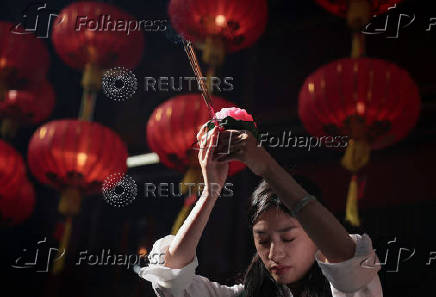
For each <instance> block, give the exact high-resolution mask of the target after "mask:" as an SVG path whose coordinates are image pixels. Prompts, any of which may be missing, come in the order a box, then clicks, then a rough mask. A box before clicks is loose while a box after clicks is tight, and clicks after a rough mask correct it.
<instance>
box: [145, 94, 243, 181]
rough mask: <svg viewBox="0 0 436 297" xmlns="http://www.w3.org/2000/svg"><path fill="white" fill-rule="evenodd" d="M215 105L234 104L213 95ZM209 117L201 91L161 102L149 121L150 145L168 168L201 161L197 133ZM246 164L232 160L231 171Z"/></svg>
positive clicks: (182, 169)
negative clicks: (197, 145) (197, 148)
mask: <svg viewBox="0 0 436 297" xmlns="http://www.w3.org/2000/svg"><path fill="white" fill-rule="evenodd" d="M212 100H213V103H214V108H215V109H216V110H217V111H219V110H220V109H221V108H223V107H233V106H235V104H233V103H231V102H229V101H226V100H225V99H223V98H220V97H217V96H213V99H212ZM208 120H209V111H208V109H207V107H206V105H205V104H204V101H203V99H202V97H201V95H199V94H188V95H180V96H176V97H173V98H171V99H169V100H167V101H165V102H164V103H162V104H161V105H159V106H158V107H157V108H156V109H155V110H154V111H153V114H152V115H151V116H150V119H149V120H148V123H147V142H148V145H149V147H150V149H151V150H152V151H154V152H156V153H157V154H158V155H159V159H160V161H161V162H162V163H163V164H165V165H166V166H168V167H169V168H173V169H176V170H178V171H180V172H186V170H187V169H188V168H189V167H190V166H191V165H192V162H194V163H197V164H198V159H196V158H197V154H196V153H194V152H198V151H195V150H193V148H194V146H193V144H194V143H195V142H196V135H197V133H198V131H199V130H200V127H201V126H202V125H203V124H204V123H206V122H207V121H208ZM243 168H244V164H243V163H241V162H231V163H230V164H229V175H232V174H235V173H236V172H238V171H240V170H242V169H243Z"/></svg>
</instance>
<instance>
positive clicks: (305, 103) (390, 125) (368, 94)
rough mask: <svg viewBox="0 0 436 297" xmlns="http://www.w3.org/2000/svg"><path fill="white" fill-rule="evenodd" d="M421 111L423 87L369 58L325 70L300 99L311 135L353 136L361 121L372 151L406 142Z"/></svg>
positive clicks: (310, 81) (402, 72) (318, 72)
mask: <svg viewBox="0 0 436 297" xmlns="http://www.w3.org/2000/svg"><path fill="white" fill-rule="evenodd" d="M420 106H421V101H420V96H419V92H418V88H417V86H416V84H415V83H414V81H413V80H412V79H411V77H410V76H409V74H408V73H407V72H406V71H405V70H403V69H401V68H399V67H398V66H396V65H395V64H393V63H390V62H387V61H384V60H379V59H369V58H359V59H340V60H337V61H334V62H332V63H330V64H327V65H325V66H322V67H321V68H319V69H318V70H316V71H315V72H314V73H313V74H311V75H310V76H309V77H308V78H307V79H306V81H305V83H304V85H303V87H302V88H301V91H300V96H299V115H300V118H301V120H302V122H303V124H304V126H305V128H306V129H307V131H308V132H309V133H310V134H312V135H315V136H325V135H333V136H337V135H349V136H351V137H353V135H352V131H351V129H352V127H351V125H350V124H351V119H352V118H359V119H361V121H363V123H364V127H365V140H366V141H368V143H369V144H370V145H371V148H372V149H380V148H383V147H386V146H388V145H391V144H393V143H395V142H397V141H399V140H400V139H402V138H404V137H405V136H406V135H407V134H408V133H409V131H410V130H411V129H412V128H413V127H414V125H415V124H416V121H417V119H418V117H419V111H420Z"/></svg>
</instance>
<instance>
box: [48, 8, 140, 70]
mask: <svg viewBox="0 0 436 297" xmlns="http://www.w3.org/2000/svg"><path fill="white" fill-rule="evenodd" d="M101 16H106V17H107V16H110V19H111V20H112V21H113V22H115V24H116V22H117V20H121V21H123V22H124V21H126V22H128V21H129V20H135V18H134V17H132V16H130V15H129V14H127V13H126V12H124V11H122V10H120V9H119V8H117V7H115V6H113V5H110V4H106V3H101V2H91V1H84V2H75V3H72V4H70V5H68V6H67V7H65V8H64V9H63V10H62V11H61V12H60V14H59V16H58V19H61V20H63V21H62V22H60V23H55V24H54V25H53V31H52V40H53V44H54V47H55V50H56V52H57V53H58V54H59V56H60V57H61V58H62V60H63V61H64V62H65V63H66V64H67V65H69V66H70V67H73V68H75V69H79V70H83V69H84V67H85V66H86V65H87V64H89V63H91V64H94V65H96V66H97V67H99V68H100V69H105V68H111V67H114V66H124V67H126V68H132V67H134V66H135V65H136V64H138V63H139V61H140V59H141V56H142V52H143V48H144V37H143V32H142V30H139V29H138V30H134V31H130V32H129V35H127V31H125V30H121V29H122V28H121V29H116V30H112V26H111V25H108V26H107V28H108V29H109V30H105V27H104V26H105V25H104V24H103V23H102V19H101ZM78 17H87V20H93V21H95V22H94V23H93V24H96V22H97V25H98V28H97V29H96V30H94V29H93V28H94V27H92V28H91V30H90V29H88V28H85V27H83V26H82V27H80V29H79V28H76V24H77V25H79V24H80V23H81V22H82V23H83V22H84V19H78ZM98 22H100V23H98ZM106 24H107V23H106ZM93 26H94V25H93ZM99 28H102V29H99ZM116 28H117V27H116Z"/></svg>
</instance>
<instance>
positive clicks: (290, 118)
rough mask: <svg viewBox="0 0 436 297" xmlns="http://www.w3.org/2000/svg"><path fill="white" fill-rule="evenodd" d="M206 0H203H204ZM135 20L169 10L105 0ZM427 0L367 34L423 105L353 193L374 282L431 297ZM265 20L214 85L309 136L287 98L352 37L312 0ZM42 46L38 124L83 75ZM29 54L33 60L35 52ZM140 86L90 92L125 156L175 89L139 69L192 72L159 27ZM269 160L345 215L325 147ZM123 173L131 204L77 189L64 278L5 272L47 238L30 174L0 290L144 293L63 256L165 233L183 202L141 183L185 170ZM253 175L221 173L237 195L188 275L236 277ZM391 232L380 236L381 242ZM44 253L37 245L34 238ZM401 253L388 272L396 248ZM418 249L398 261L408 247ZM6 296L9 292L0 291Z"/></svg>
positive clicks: (277, 8) (431, 106) (148, 242)
mask: <svg viewBox="0 0 436 297" xmlns="http://www.w3.org/2000/svg"><path fill="white" fill-rule="evenodd" d="M207 1H212V0H207ZM71 2H72V1H47V5H48V7H50V8H52V9H55V10H61V9H62V8H63V7H65V6H66V5H68V4H69V3H71ZM107 2H109V3H111V4H114V5H116V6H118V7H120V8H122V9H124V10H126V11H127V12H129V13H130V14H132V15H134V16H136V17H137V18H138V19H149V18H151V19H169V17H168V15H167V6H168V1H161V0H149V1H146V0H142V1H136V0H135V1H107ZM430 2H431V1H427V2H426V1H407V0H406V1H403V3H401V4H400V5H399V6H398V11H397V13H401V12H403V13H408V14H413V13H414V14H416V20H415V22H414V23H413V24H412V25H411V26H409V27H407V28H404V29H403V30H402V31H401V32H400V36H399V38H398V39H389V38H386V36H383V35H373V36H368V37H367V54H368V56H369V57H374V58H382V59H386V60H389V61H392V62H394V63H396V64H397V65H399V66H400V67H402V68H404V69H406V70H408V71H409V73H410V75H411V77H412V78H413V79H414V80H415V82H416V83H417V85H418V87H419V90H420V94H421V98H422V110H421V115H420V119H419V121H418V123H417V126H416V127H415V129H414V130H413V131H412V132H411V133H410V134H409V135H408V137H407V138H406V139H404V140H402V141H401V142H400V143H397V144H395V145H394V146H391V147H389V148H386V149H384V150H382V151H375V152H372V155H371V162H370V164H369V165H368V166H367V168H366V169H365V176H366V177H367V186H366V190H365V196H364V198H363V199H362V200H361V201H360V212H361V219H362V230H361V231H364V232H367V233H368V234H369V235H370V236H371V238H372V239H373V241H374V245H375V247H376V249H377V253H378V255H379V258H380V259H384V256H385V254H386V252H387V250H388V248H389V256H388V262H387V263H386V265H383V266H382V271H381V272H380V277H381V279H382V284H383V288H384V295H385V296H413V297H416V296H435V294H434V293H435V292H436V288H435V286H436V285H435V282H434V281H435V279H436V278H435V277H436V260H434V261H433V262H432V264H431V265H426V263H427V262H428V259H429V255H430V252H431V251H436V239H435V237H436V233H435V231H434V230H435V229H434V227H435V225H436V224H435V214H436V202H435V199H436V190H435V186H434V185H435V174H434V170H435V165H436V162H435V157H434V144H435V135H436V133H435V132H436V126H435V120H434V116H435V108H436V101H435V96H436V83H435V80H436V78H435V72H434V69H436V67H435V66H436V58H435V56H434V55H435V50H436V28H434V29H433V31H431V32H426V31H425V29H426V28H427V24H428V21H429V18H430V17H436V8H435V7H434V6H431V5H430ZM28 3H30V1H2V2H1V3H0V19H2V20H9V21H11V22H18V21H20V20H21V16H22V11H23V9H25V8H26V6H27V5H28ZM268 4H269V19H268V24H267V28H266V31H265V33H264V34H263V35H262V36H261V38H260V39H259V40H258V42H257V43H256V44H255V45H254V46H252V47H251V48H249V49H246V50H242V51H240V52H237V53H234V54H231V55H228V56H227V57H226V61H225V63H224V65H223V66H222V67H221V68H220V69H219V70H218V73H217V75H218V76H220V77H224V76H233V77H234V80H233V83H234V85H235V88H234V90H233V91H231V92H226V93H223V94H219V95H221V96H223V97H225V98H226V99H228V100H231V101H233V102H235V103H236V104H237V105H239V106H242V107H244V108H246V109H247V110H248V111H249V112H250V113H252V114H253V115H254V116H255V118H256V121H257V123H258V125H259V126H260V127H261V130H263V131H268V132H270V133H273V134H274V133H276V134H280V132H281V131H284V130H286V131H289V130H291V131H293V134H294V135H295V134H296V135H307V134H306V132H305V131H304V128H303V127H302V124H301V122H300V120H299V118H298V115H297V99H298V93H299V89H300V87H301V85H302V84H303V82H304V80H305V78H306V77H307V76H308V75H309V74H310V73H312V72H313V71H314V70H316V69H317V68H318V67H319V66H321V65H324V64H326V63H328V62H330V61H332V60H334V59H338V58H342V57H347V56H349V54H350V49H351V48H350V47H351V46H350V45H351V40H350V33H349V31H348V29H347V26H346V23H345V20H344V19H341V18H338V17H336V16H333V15H331V14H330V13H328V12H327V11H324V10H323V9H322V8H321V7H319V6H318V5H317V4H316V3H315V2H314V1H309V0H306V1H296V0H292V1H291V0H269V1H268ZM44 42H46V45H47V47H48V48H49V51H50V53H51V67H50V71H49V74H48V79H49V81H50V82H51V83H52V84H53V85H54V88H55V93H56V107H55V110H54V112H53V114H52V115H51V117H50V118H49V120H53V119H60V118H74V117H77V114H78V111H79V106H80V98H81V93H82V89H81V87H80V80H81V73H80V72H78V71H75V70H72V69H71V68H69V67H68V66H66V65H65V64H64V63H63V62H62V61H61V60H60V58H59V57H58V56H57V55H56V53H55V52H54V50H53V46H52V44H51V42H50V39H45V40H44ZM35 59H38V57H35ZM134 73H135V74H136V76H137V77H138V78H139V82H140V88H139V91H138V92H136V94H135V95H134V97H133V98H131V99H130V100H129V101H127V102H125V103H117V102H114V101H111V100H108V99H107V98H105V96H104V95H103V94H102V93H101V94H99V98H98V101H97V106H96V111H95V121H97V122H99V123H102V124H103V125H105V126H108V127H110V128H112V129H113V130H115V131H116V132H118V133H119V135H120V136H121V138H122V139H123V140H124V141H125V142H126V144H127V145H128V149H129V155H136V154H141V153H145V152H149V151H150V150H149V148H148V146H147V143H146V136H145V127H146V123H147V120H148V117H149V116H150V114H151V113H152V111H153V109H154V108H155V107H156V106H157V105H158V104H160V103H161V102H163V101H165V100H167V99H168V98H170V97H172V96H174V95H178V94H179V93H176V92H145V91H144V90H143V88H141V79H140V78H141V77H144V76H153V77H159V76H190V75H192V72H191V69H190V67H189V65H188V63H187V59H186V56H185V53H184V51H183V49H182V47H181V46H180V44H177V43H175V42H174V36H173V35H172V34H171V33H170V31H168V32H164V33H162V32H154V33H153V32H146V33H145V50H144V54H143V58H142V61H141V63H140V64H139V66H138V67H137V68H136V69H135V70H134ZM35 129H36V127H30V128H25V129H21V130H20V131H19V133H18V135H17V137H16V138H15V139H14V140H13V141H12V144H13V145H14V146H15V147H16V148H17V149H18V150H19V151H20V152H21V153H22V154H23V155H26V152H27V144H28V141H29V139H30V136H31V135H32V133H33V132H34V130H35ZM269 151H270V152H271V154H272V155H273V156H274V157H275V158H277V159H278V160H279V162H280V163H281V164H282V165H283V166H286V167H288V168H291V169H292V171H293V172H294V173H295V174H300V175H304V176H307V177H308V178H310V179H311V180H312V181H313V182H314V183H316V184H317V187H318V188H319V189H320V190H321V191H322V193H323V195H322V196H323V200H324V201H325V204H326V205H327V206H328V207H329V208H330V209H331V210H332V211H333V212H334V213H335V214H336V215H337V216H338V218H342V217H343V216H344V209H345V197H346V193H347V188H348V182H349V178H350V176H349V173H347V172H346V171H345V169H343V168H341V166H340V165H339V160H340V157H341V153H340V152H335V151H331V150H326V149H315V150H312V151H310V152H307V151H306V150H305V149H298V148H293V149H292V148H282V149H279V148H277V149H269ZM128 174H129V175H130V176H132V177H133V178H134V180H135V181H136V183H137V184H138V185H139V187H138V188H139V189H140V192H139V193H138V198H137V199H136V200H135V201H134V203H133V204H132V205H130V206H128V207H125V208H122V209H114V208H112V207H111V206H110V205H108V204H106V203H105V202H104V200H103V199H102V197H101V196H94V197H87V198H86V199H85V200H84V201H83V204H82V211H81V213H80V215H79V216H78V217H76V218H75V220H74V232H73V235H72V250H73V252H75V254H74V253H73V254H72V255H71V256H70V258H69V259H68V262H67V264H69V265H67V267H66V269H65V271H64V272H63V274H61V275H60V276H57V277H53V276H51V275H50V274H49V273H42V272H36V271H35V269H33V270H20V269H14V268H11V264H13V263H14V261H15V259H17V257H19V256H21V255H22V254H23V253H22V250H23V249H28V250H33V251H34V250H35V249H36V243H37V241H39V240H42V239H44V238H47V244H46V245H45V247H44V248H45V253H46V252H47V249H48V247H57V241H56V240H55V239H54V238H53V233H54V231H55V229H56V224H57V222H58V221H59V219H60V216H59V215H58V213H57V203H58V199H59V197H58V193H57V192H56V191H54V190H52V189H50V188H48V187H46V186H43V185H41V184H39V183H38V182H37V181H36V180H35V179H34V178H33V177H31V176H30V174H29V178H30V179H31V181H32V182H33V183H34V184H35V187H36V193H37V200H36V207H35V211H34V213H33V215H32V217H31V218H30V219H28V220H27V221H26V222H25V223H23V224H22V225H18V226H15V227H10V228H2V229H1V240H2V245H1V246H2V247H1V259H2V281H1V284H2V288H3V289H4V290H5V294H3V293H2V295H3V296H25V295H27V296H62V297H68V296H75V297H81V296H114V297H115V296H125V297H127V296H154V295H153V293H152V291H151V286H150V284H149V283H148V282H146V281H144V280H142V279H140V278H138V276H137V275H136V274H135V273H134V272H133V270H132V269H127V268H126V267H123V266H109V265H107V266H89V265H81V266H75V265H73V264H74V262H75V261H76V259H77V258H78V255H77V253H78V252H79V251H84V250H88V251H89V254H100V253H101V250H102V249H106V250H107V249H110V250H111V252H112V253H114V254H135V253H137V251H138V248H139V247H140V246H145V247H146V248H147V250H151V246H152V244H153V242H154V241H155V240H156V239H158V238H160V237H162V236H164V235H167V234H169V233H170V229H171V226H172V223H173V221H174V219H175V217H176V215H177V213H178V211H179V210H180V208H181V207H182V205H183V200H182V199H180V198H156V199H151V198H145V197H144V194H143V192H142V191H141V190H143V187H142V186H141V185H143V184H144V183H145V182H179V181H180V180H181V178H182V175H181V174H179V173H177V172H175V171H172V170H169V169H167V168H165V167H164V166H163V165H160V164H159V165H148V166H142V167H137V168H132V169H130V170H129V171H128ZM258 181H259V180H258V178H257V177H256V176H254V175H253V174H252V173H251V172H249V171H248V170H246V171H243V172H241V173H239V174H237V175H236V176H234V177H231V178H230V179H229V182H232V183H233V184H234V187H233V188H232V189H233V190H234V192H235V196H234V197H231V198H229V197H227V198H223V199H220V200H218V202H217V204H216V207H215V209H214V211H213V213H212V215H211V217H210V220H209V223H208V225H207V227H206V230H205V232H204V234H203V237H202V240H201V242H200V245H199V247H198V249H197V256H198V258H199V263H200V265H199V267H198V268H197V273H198V274H202V275H204V276H206V277H209V278H210V279H212V280H215V281H219V282H222V283H226V284H233V280H234V278H235V276H237V274H238V273H241V272H243V271H244V269H245V268H246V267H247V265H248V261H249V260H250V258H251V256H252V255H253V246H252V243H251V242H252V239H251V237H250V232H249V230H248V226H247V223H246V218H247V215H246V206H247V202H248V198H249V196H250V194H251V192H252V191H253V190H254V188H255V186H256V184H257V183H258ZM392 240H396V242H395V243H393V244H390V245H388V241H392ZM41 248H42V247H41ZM401 248H403V252H402V254H401V258H400V262H399V270H398V271H397V272H390V271H392V270H396V267H397V259H398V253H399V252H400V249H401ZM404 249H409V250H413V249H415V255H414V256H413V257H412V258H411V259H410V260H408V261H407V262H402V261H401V260H403V259H405V258H407V256H408V255H409V252H408V251H407V250H404ZM9 289H10V291H9V292H8V293H6V291H7V290H9Z"/></svg>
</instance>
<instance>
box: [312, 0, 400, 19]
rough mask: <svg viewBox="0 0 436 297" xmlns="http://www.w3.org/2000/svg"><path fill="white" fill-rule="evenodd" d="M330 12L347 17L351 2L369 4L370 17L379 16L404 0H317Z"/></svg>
mask: <svg viewBox="0 0 436 297" xmlns="http://www.w3.org/2000/svg"><path fill="white" fill-rule="evenodd" d="M315 1H316V2H317V3H318V4H319V5H321V6H322V7H323V8H324V9H326V10H328V11H329V12H331V13H333V14H335V15H338V16H341V17H345V16H346V15H347V12H348V9H349V6H350V3H351V2H353V1H354V2H359V1H360V2H369V9H370V15H379V14H382V13H384V12H386V11H387V10H388V8H390V7H394V5H395V4H396V3H399V2H401V1H402V0H315Z"/></svg>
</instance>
